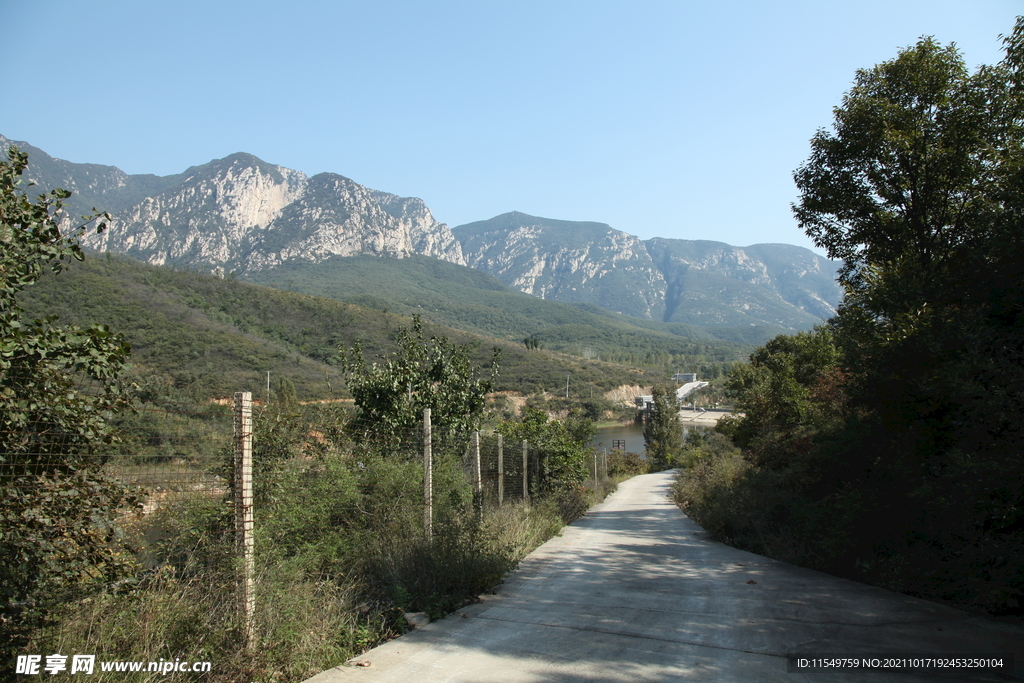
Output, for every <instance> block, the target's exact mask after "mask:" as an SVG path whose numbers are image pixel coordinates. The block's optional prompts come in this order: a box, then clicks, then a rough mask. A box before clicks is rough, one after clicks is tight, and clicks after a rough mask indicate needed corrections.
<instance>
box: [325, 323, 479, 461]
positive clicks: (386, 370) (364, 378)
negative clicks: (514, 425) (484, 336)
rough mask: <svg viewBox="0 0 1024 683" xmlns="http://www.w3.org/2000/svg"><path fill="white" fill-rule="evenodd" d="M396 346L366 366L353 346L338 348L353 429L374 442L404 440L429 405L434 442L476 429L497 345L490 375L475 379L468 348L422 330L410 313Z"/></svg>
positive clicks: (476, 372) (457, 438) (454, 438)
mask: <svg viewBox="0 0 1024 683" xmlns="http://www.w3.org/2000/svg"><path fill="white" fill-rule="evenodd" d="M397 342H398V350H397V351H396V352H395V353H394V354H393V355H392V356H391V357H390V358H387V359H386V360H383V361H382V362H380V363H373V364H372V365H369V366H368V365H367V364H366V361H365V360H364V359H363V353H362V349H361V348H360V346H359V344H356V345H355V346H353V347H352V348H351V349H350V350H348V351H347V352H346V351H344V350H343V351H342V368H343V370H344V371H345V373H346V377H347V381H348V388H349V391H350V392H351V394H352V397H353V398H354V399H355V404H356V407H357V408H358V409H359V416H358V418H357V419H356V422H355V423H354V424H355V428H356V430H357V431H358V432H360V433H362V434H364V435H366V436H368V437H370V438H372V439H375V440H378V441H380V440H383V441H394V440H395V439H399V440H400V439H405V438H408V437H409V436H410V435H411V434H412V433H414V430H415V429H416V428H417V426H418V425H420V424H421V423H422V419H423V409H424V408H430V412H431V423H432V427H433V429H434V432H435V434H436V436H437V438H438V440H444V439H450V440H452V443H456V442H459V441H461V440H463V439H465V438H466V437H467V436H468V435H469V433H470V432H472V431H473V430H474V429H477V428H479V426H480V420H481V418H482V417H483V412H484V407H485V405H486V396H487V393H488V392H489V391H490V390H491V387H492V385H493V380H494V378H495V377H496V376H497V373H498V359H499V352H498V349H495V350H494V355H493V358H492V361H491V363H490V367H489V370H490V377H489V378H488V379H481V378H480V377H479V376H478V375H479V370H478V369H476V368H474V367H473V365H472V362H471V360H470V349H469V347H467V346H465V345H463V346H459V345H455V344H452V343H451V342H449V341H448V339H447V338H446V337H431V338H430V339H429V340H427V339H426V338H425V337H424V333H423V321H422V320H421V319H420V317H419V316H415V317H414V318H413V322H412V328H411V329H409V330H404V329H403V330H400V331H399V332H398V337H397Z"/></svg>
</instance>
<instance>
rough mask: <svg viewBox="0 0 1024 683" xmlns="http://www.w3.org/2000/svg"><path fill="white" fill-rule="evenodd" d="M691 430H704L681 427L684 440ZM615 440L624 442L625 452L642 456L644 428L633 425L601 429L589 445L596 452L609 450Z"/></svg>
mask: <svg viewBox="0 0 1024 683" xmlns="http://www.w3.org/2000/svg"><path fill="white" fill-rule="evenodd" d="M691 429H704V427H698V426H687V425H683V437H684V438H685V437H686V435H687V434H688V433H689V431H690V430H691ZM617 440H618V441H625V442H626V451H627V452H632V453H639V454H640V455H643V453H644V428H643V427H642V426H641V425H638V424H635V423H632V424H624V425H614V426H612V427H602V428H600V429H598V430H597V434H595V435H594V438H593V439H591V440H590V445H591V446H593V447H594V448H597V449H598V450H611V448H612V447H613V445H614V442H615V441H617Z"/></svg>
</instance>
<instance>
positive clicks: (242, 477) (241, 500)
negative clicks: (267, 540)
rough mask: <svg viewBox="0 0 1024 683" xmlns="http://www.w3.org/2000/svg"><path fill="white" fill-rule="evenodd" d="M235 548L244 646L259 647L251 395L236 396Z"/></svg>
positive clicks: (240, 393) (245, 392) (239, 393)
mask: <svg viewBox="0 0 1024 683" xmlns="http://www.w3.org/2000/svg"><path fill="white" fill-rule="evenodd" d="M234 443H235V468H234V491H233V494H234V499H235V547H236V551H237V553H238V556H239V557H240V558H241V559H242V575H241V576H240V577H239V596H238V597H239V608H240V609H239V612H240V614H241V616H242V638H243V641H244V646H245V647H247V648H250V647H254V646H255V644H256V590H255V581H256V570H255V561H254V558H253V525H254V522H253V509H252V507H253V505H252V393H251V392H248V391H239V392H236V393H235V403H234Z"/></svg>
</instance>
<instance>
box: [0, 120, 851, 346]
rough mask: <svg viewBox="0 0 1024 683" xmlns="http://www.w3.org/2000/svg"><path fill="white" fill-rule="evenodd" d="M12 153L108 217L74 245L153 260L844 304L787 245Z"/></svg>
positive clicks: (706, 308)
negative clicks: (369, 261) (412, 270)
mask: <svg viewBox="0 0 1024 683" xmlns="http://www.w3.org/2000/svg"><path fill="white" fill-rule="evenodd" d="M12 144H18V145H19V146H21V147H22V148H23V149H25V150H26V151H28V152H29V153H30V166H29V171H28V173H27V175H28V178H29V179H30V180H32V181H34V182H36V183H37V184H38V186H39V188H40V189H44V190H45V189H52V188H54V187H65V188H66V189H69V190H71V191H72V192H74V193H75V194H73V195H72V197H71V198H70V199H69V200H68V202H67V208H68V210H69V213H71V214H82V213H86V212H88V211H90V210H91V209H92V207H93V206H97V207H100V208H102V209H105V210H107V211H108V212H110V213H111V215H112V216H113V217H114V220H113V221H112V222H111V224H110V226H109V228H108V230H107V231H106V232H105V233H103V234H102V235H96V234H90V235H88V236H86V238H85V239H84V240H83V244H84V246H86V247H88V248H92V249H96V250H98V251H110V252H116V253H122V254H125V255H127V256H130V257H132V258H136V259H139V260H142V261H144V262H147V263H151V264H157V265H173V266H177V267H186V268H195V269H200V270H204V271H206V272H212V273H216V274H220V275H222V276H223V275H226V274H229V273H232V272H234V273H235V274H236V275H237V276H239V277H242V278H255V277H256V276H257V275H259V276H260V277H259V279H261V280H263V281H266V278H265V277H263V276H264V275H266V274H267V273H272V272H274V271H276V270H280V269H282V268H285V267H286V266H287V267H288V268H294V267H296V266H301V265H303V264H306V265H309V266H315V265H316V264H318V263H321V262H323V261H325V260H327V259H332V258H336V257H351V256H364V255H374V256H378V257H389V258H398V259H402V258H407V257H410V256H413V255H422V256H427V257H430V258H436V259H440V260H442V261H447V262H449V263H453V264H457V265H461V266H470V267H473V268H475V269H478V270H481V271H482V272H485V273H488V274H490V275H493V276H494V277H496V278H497V279H498V280H499V281H501V282H503V283H504V284H506V285H507V286H510V287H512V288H513V289H517V290H519V291H522V292H525V293H528V294H532V295H534V296H537V297H539V298H542V299H551V300H555V301H560V302H563V303H569V304H588V305H596V306H600V307H602V308H605V309H608V310H610V311H613V312H617V313H621V314H623V315H628V316H631V317H634V318H642V319H648V320H652V321H659V322H665V323H672V324H677V323H681V324H685V325H688V326H701V327H718V328H725V327H738V326H745V327H746V326H752V327H764V328H765V329H768V328H781V329H791V330H793V329H806V328H808V327H810V326H812V325H813V324H815V323H817V322H819V321H820V320H821V319H823V318H826V317H828V316H829V315H831V314H833V313H834V312H835V309H836V307H837V306H838V303H839V296H840V290H839V287H838V285H836V283H835V281H834V273H835V270H836V267H837V264H835V263H834V262H829V261H827V260H826V259H823V258H822V257H820V256H818V255H816V254H814V253H813V252H811V251H810V250H807V249H804V248H802V247H796V246H793V245H764V244H761V245H751V246H749V247H732V246H730V245H727V244H725V243H722V242H715V241H711V240H681V239H669V238H652V239H649V240H641V239H640V238H639V237H637V236H635V235H630V234H628V233H625V232H623V231H620V230H616V229H614V228H612V227H611V226H609V225H607V224H604V223H599V222H594V221H585V222H583V221H567V220H561V219H547V218H538V217H535V216H531V215H529V214H525V213H522V212H519V211H513V212H509V213H506V214H501V215H499V216H496V217H494V218H491V219H487V220H483V221H475V222H473V223H468V224H465V225H462V226H457V227H456V228H449V227H448V226H447V225H446V224H444V223H440V222H439V221H437V220H436V219H435V218H434V217H433V215H432V214H431V212H430V209H429V208H428V207H427V205H426V203H425V202H424V201H423V200H422V199H418V198H414V197H399V196H397V195H394V194H390V193H387V192H383V191H379V190H373V189H370V188H367V187H365V186H363V185H360V184H359V183H357V182H355V181H354V180H352V179H350V178H347V177H345V176H343V175H340V174H336V173H319V174H316V175H314V176H307V175H305V174H304V173H302V172H301V171H296V170H292V169H288V168H285V167H283V166H278V165H274V164H271V163H268V162H265V161H263V160H261V159H259V158H258V157H256V156H254V155H251V154H248V153H245V152H237V153H235V154H231V155H229V156H226V157H224V158H222V159H214V160H212V161H210V162H207V163H205V164H200V165H196V166H191V167H189V168H188V169H186V170H185V171H184V172H182V173H180V174H175V175H171V176H153V175H129V174H126V173H124V172H123V171H121V170H120V169H117V168H116V167H113V166H102V165H98V164H76V163H73V162H68V161H64V160H61V159H57V158H54V157H51V156H49V155H48V154H46V153H45V152H43V151H42V150H39V149H38V148H35V147H32V146H31V145H28V144H27V143H15V142H14V141H11V140H8V139H7V138H5V137H3V136H0V149H2V150H6V149H7V148H8V147H10V146H11V145H12ZM444 272H446V273H448V272H449V271H447V270H446V271H444ZM352 286H354V287H357V288H358V287H359V286H360V285H359V283H354V284H353V285H352ZM352 294H360V292H353V293H352ZM361 294H363V295H368V296H376V293H375V292H373V291H364V292H361Z"/></svg>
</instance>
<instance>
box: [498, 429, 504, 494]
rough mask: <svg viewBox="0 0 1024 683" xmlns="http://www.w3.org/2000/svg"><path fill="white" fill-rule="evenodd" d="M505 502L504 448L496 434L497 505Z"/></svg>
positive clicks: (499, 435) (499, 436)
mask: <svg viewBox="0 0 1024 683" xmlns="http://www.w3.org/2000/svg"><path fill="white" fill-rule="evenodd" d="M504 502H505V450H504V448H503V444H502V442H501V434H498V505H501V504H502V503H504Z"/></svg>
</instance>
